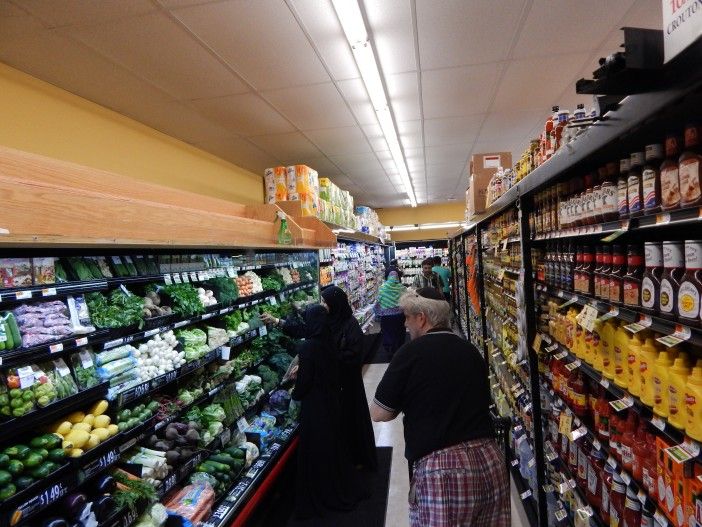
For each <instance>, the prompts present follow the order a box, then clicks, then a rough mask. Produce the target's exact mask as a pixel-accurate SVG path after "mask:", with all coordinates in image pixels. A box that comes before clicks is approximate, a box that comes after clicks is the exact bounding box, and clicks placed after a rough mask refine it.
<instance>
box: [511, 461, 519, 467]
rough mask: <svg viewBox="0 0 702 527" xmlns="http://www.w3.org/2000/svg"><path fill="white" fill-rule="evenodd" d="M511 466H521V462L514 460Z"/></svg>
mask: <svg viewBox="0 0 702 527" xmlns="http://www.w3.org/2000/svg"><path fill="white" fill-rule="evenodd" d="M510 465H512V466H513V467H516V466H517V465H519V460H518V459H513V460H512V462H511V463H510Z"/></svg>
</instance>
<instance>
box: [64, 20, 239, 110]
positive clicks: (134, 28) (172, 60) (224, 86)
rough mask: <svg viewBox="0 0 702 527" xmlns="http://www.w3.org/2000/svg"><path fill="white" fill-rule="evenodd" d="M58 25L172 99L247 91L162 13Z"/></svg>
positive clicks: (68, 33)
mask: <svg viewBox="0 0 702 527" xmlns="http://www.w3.org/2000/svg"><path fill="white" fill-rule="evenodd" d="M61 31H64V32H65V33H66V34H67V35H69V36H71V37H73V38H76V39H78V40H80V41H81V42H83V43H84V44H85V45H87V46H89V47H91V48H93V49H95V50H96V51H97V52H98V53H101V54H102V55H104V56H106V57H108V58H109V59H110V60H112V61H114V62H116V63H118V64H121V65H122V66H124V67H125V68H127V69H129V70H131V71H132V72H135V73H138V74H139V75H141V76H143V77H144V78H146V79H147V80H149V81H150V82H152V83H154V84H155V85H157V86H159V87H160V88H161V89H163V90H164V91H167V92H170V93H171V94H172V95H173V96H174V97H175V98H177V99H201V98H210V97H220V96H223V95H234V94H238V93H245V92H247V91H248V87H247V86H246V85H245V84H244V83H242V82H241V80H240V79H238V78H237V77H236V76H235V75H233V74H232V73H231V72H230V71H229V70H228V69H227V68H226V67H225V66H224V65H223V64H222V63H221V62H219V61H218V60H217V59H216V58H215V57H213V56H212V55H211V54H210V53H209V52H208V51H207V50H205V49H204V48H203V47H202V46H200V45H199V44H198V43H197V42H196V41H195V40H194V39H192V38H190V36H189V35H188V34H187V32H185V31H184V30H183V29H182V28H181V27H180V26H179V25H178V24H177V23H175V22H174V21H172V20H171V19H169V18H168V17H167V16H166V15H165V14H162V13H155V14H151V15H146V16H142V17H138V18H130V19H126V20H121V21H118V22H113V23H110V24H103V25H99V26H93V27H83V28H66V29H62V30H61Z"/></svg>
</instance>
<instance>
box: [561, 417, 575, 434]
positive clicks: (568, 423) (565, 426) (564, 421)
mask: <svg viewBox="0 0 702 527" xmlns="http://www.w3.org/2000/svg"><path fill="white" fill-rule="evenodd" d="M572 427H573V416H572V415H570V414H568V413H562V414H561V416H560V418H559V419H558V432H559V433H560V434H562V435H566V436H567V435H569V434H570V429H571V428H572Z"/></svg>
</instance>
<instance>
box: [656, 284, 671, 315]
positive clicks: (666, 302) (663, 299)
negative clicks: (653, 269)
mask: <svg viewBox="0 0 702 527" xmlns="http://www.w3.org/2000/svg"><path fill="white" fill-rule="evenodd" d="M659 305H660V309H661V311H662V312H663V313H672V312H673V286H672V285H671V283H670V282H669V281H668V280H667V279H665V278H664V279H663V280H661V295H660V301H659Z"/></svg>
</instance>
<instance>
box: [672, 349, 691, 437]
mask: <svg viewBox="0 0 702 527" xmlns="http://www.w3.org/2000/svg"><path fill="white" fill-rule="evenodd" d="M690 371H691V369H690V367H689V366H688V364H687V362H686V359H685V357H681V356H678V358H677V359H675V362H674V363H673V366H672V367H671V368H670V369H669V370H668V422H669V423H670V424H671V425H673V426H674V427H675V428H679V429H680V430H684V429H685V387H686V385H687V378H688V377H689V376H690Z"/></svg>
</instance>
